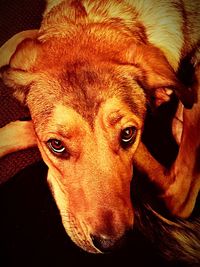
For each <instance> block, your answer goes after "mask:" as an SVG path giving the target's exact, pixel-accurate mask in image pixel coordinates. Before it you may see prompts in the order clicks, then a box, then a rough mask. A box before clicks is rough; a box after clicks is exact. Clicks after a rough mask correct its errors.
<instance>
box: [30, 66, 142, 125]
mask: <svg viewBox="0 0 200 267" xmlns="http://www.w3.org/2000/svg"><path fill="white" fill-rule="evenodd" d="M34 86H35V90H32V92H33V93H32V97H31V98H32V102H33V101H34V102H37V103H34V105H32V106H34V107H35V106H37V113H39V116H40V117H41V116H42V118H41V120H42V121H44V120H45V118H46V117H47V116H48V117H50V116H51V115H50V113H52V112H53V110H54V109H55V106H56V104H57V103H62V105H63V106H66V107H71V108H72V109H74V110H76V112H78V113H79V114H80V115H81V116H82V117H83V118H84V119H86V120H87V121H88V122H89V124H90V125H92V124H93V123H94V119H95V117H96V115H97V113H98V111H99V108H100V106H101V105H102V104H103V103H105V102H106V101H107V100H108V99H110V98H113V97H115V98H117V99H118V100H120V101H121V102H123V103H124V105H127V106H129V108H130V110H132V112H133V113H135V114H137V115H138V116H139V117H143V116H144V112H145V97H144V92H143V90H142V89H141V88H140V87H139V86H138V84H137V83H136V82H135V81H134V79H133V77H132V76H131V75H129V73H128V71H124V70H123V69H121V71H120V69H119V67H118V66H113V65H109V66H106V64H103V65H101V64H100V65H98V64H96V65H95V64H88V62H87V63H85V62H81V61H78V62H73V63H70V64H69V63H66V65H65V67H63V68H62V70H61V71H59V72H57V74H56V75H55V74H54V75H52V73H48V72H47V74H46V75H44V76H43V77H40V80H39V81H37V82H36V83H35V84H34ZM34 91H35V93H34ZM39 91H40V93H39ZM41 114H42V115H41ZM33 115H34V114H33ZM49 115H50V116H49Z"/></svg>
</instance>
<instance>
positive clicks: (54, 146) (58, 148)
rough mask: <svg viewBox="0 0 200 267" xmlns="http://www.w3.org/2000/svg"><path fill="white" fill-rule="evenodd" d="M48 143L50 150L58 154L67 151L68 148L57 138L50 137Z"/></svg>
mask: <svg viewBox="0 0 200 267" xmlns="http://www.w3.org/2000/svg"><path fill="white" fill-rule="evenodd" d="M47 145H48V147H49V148H50V150H51V151H52V152H53V153H56V154H62V153H64V152H65V151H66V148H65V146H64V145H63V143H62V141H60V140H57V139H50V140H49V141H48V142H47Z"/></svg>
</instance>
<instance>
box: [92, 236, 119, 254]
mask: <svg viewBox="0 0 200 267" xmlns="http://www.w3.org/2000/svg"><path fill="white" fill-rule="evenodd" d="M91 238H92V242H93V244H94V246H95V247H96V248H98V249H99V250H100V251H101V252H110V251H112V250H113V247H114V241H113V240H112V239H109V238H105V237H102V236H96V235H91Z"/></svg>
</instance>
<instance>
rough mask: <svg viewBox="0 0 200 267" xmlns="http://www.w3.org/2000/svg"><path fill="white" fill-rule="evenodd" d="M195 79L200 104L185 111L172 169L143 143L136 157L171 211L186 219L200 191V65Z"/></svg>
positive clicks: (138, 163) (136, 160)
mask: <svg viewBox="0 0 200 267" xmlns="http://www.w3.org/2000/svg"><path fill="white" fill-rule="evenodd" d="M196 79H197V81H196V84H195V87H194V89H195V90H196V91H197V103H195V104H194V106H193V108H192V109H190V110H189V109H184V110H183V131H182V136H181V140H180V146H179V152H178V156H177V158H176V160H175V162H174V164H173V166H172V168H171V169H170V170H166V169H165V168H164V167H163V166H162V165H161V164H159V163H158V162H157V161H156V160H155V159H154V158H153V157H152V156H151V155H150V153H149V151H148V150H147V149H146V147H145V146H144V145H143V144H141V145H140V146H139V147H138V150H137V152H136V154H135V163H136V165H137V167H138V168H139V169H140V170H141V171H143V172H145V173H146V174H147V175H148V177H149V179H150V180H151V181H152V182H153V183H154V184H155V185H156V186H157V187H158V188H160V189H161V190H162V192H163V200H164V202H165V203H166V206H167V207H168V209H169V211H170V212H171V213H172V214H174V215H177V216H179V217H183V218H185V217H188V216H189V215H190V214H191V212H192V210H193V208H194V205H195V201H196V198H197V195H198V192H199V190H200V167H199V162H200V136H199V135H200V66H198V67H196ZM179 139H180V138H179Z"/></svg>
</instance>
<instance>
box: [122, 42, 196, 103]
mask: <svg viewBox="0 0 200 267" xmlns="http://www.w3.org/2000/svg"><path fill="white" fill-rule="evenodd" d="M127 56H128V58H129V59H128V60H131V61H132V63H133V64H134V65H135V66H136V67H137V68H139V69H140V70H141V72H140V74H139V75H138V82H139V83H140V84H141V86H142V87H143V88H144V89H145V91H146V93H147V94H149V95H150V97H151V98H154V99H155V104H156V105H159V104H161V103H163V102H166V101H167V100H169V98H170V97H169V96H170V94H171V93H172V92H174V93H175V94H176V95H177V96H178V98H179V99H180V101H181V102H182V103H183V105H184V106H185V108H191V107H192V106H193V104H194V102H195V92H193V91H192V90H191V88H188V87H186V86H185V85H184V84H183V83H181V81H179V79H178V78H177V76H176V73H175V71H174V69H173V68H172V67H171V65H170V64H169V62H168V61H167V59H166V57H165V56H164V54H163V53H162V52H161V50H160V49H158V48H156V47H154V46H149V45H134V46H132V47H131V49H130V50H129V51H128V53H127Z"/></svg>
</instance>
